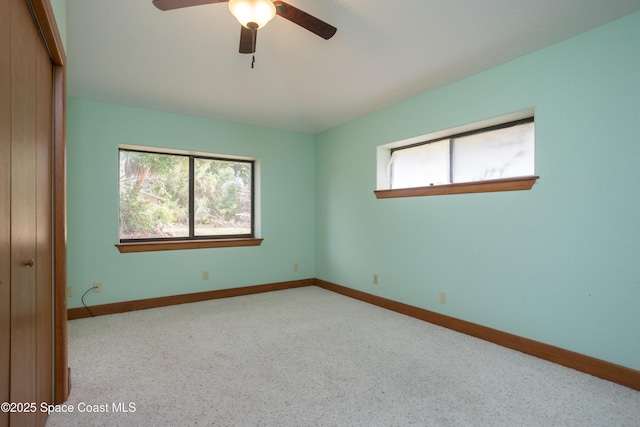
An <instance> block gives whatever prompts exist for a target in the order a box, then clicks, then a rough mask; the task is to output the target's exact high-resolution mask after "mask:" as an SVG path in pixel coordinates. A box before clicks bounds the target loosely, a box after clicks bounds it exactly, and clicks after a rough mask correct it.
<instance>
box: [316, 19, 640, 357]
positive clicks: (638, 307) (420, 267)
mask: <svg viewBox="0 0 640 427" xmlns="http://www.w3.org/2000/svg"><path fill="white" fill-rule="evenodd" d="M531 107H533V108H535V115H536V174H538V175H540V177H541V178H540V179H539V180H538V182H537V184H535V186H534V187H533V190H532V191H519V192H505V193H492V194H467V195H449V196H435V197H416V198H405V199H387V200H376V199H375V197H374V194H373V190H374V188H375V183H376V176H375V168H376V157H375V156H376V147H377V146H378V145H382V144H386V143H390V142H393V141H398V140H402V139H405V138H409V137H413V136H417V135H422V134H426V133H430V132H434V131H439V130H442V129H447V128H451V127H455V126H458V125H462V124H466V123H472V122H476V121H480V120H483V119H487V118H491V117H495V116H500V115H503V114H507V113H512V112H516V111H519V110H523V109H527V108H531ZM315 160H316V181H315V185H316V277H318V278H320V279H324V280H327V281H330V282H334V283H338V284H341V285H344V286H348V287H351V288H355V289H358V290H362V291H364V292H368V293H371V294H376V295H380V296H383V297H387V298H390V299H393V300H397V301H401V302H403V303H408V304H411V305H415V306H418V307H422V308H425V309H428V310H432V311H436V312H439V313H443V314H446V315H451V316H454V317H457V318H460V319H464V320H467V321H471V322H476V323H479V324H482V325H486V326H489V327H492V328H496V329H499V330H502V331H506V332H511V333H514V334H517V335H520V336H524V337H527V338H530V339H534V340H538V341H542V342H545V343H549V344H552V345H556V346H559V347H562V348H565V349H569V350H573V351H577V352H579V353H583V354H587V355H590V356H593V357H597V358H600V359H604V360H607V361H610V362H613V363H617V364H620V365H624V366H627V367H630V368H633V369H640V189H639V188H640V187H639V186H638V183H639V182H640V13H636V14H633V15H630V16H627V17H625V18H623V19H621V20H618V21H616V22H613V23H611V24H608V25H606V26H603V27H600V28H597V29H595V30H592V31H590V32H588V33H584V34H582V35H580V36H578V37H575V38H573V39H570V40H567V41H565V42H562V43H560V44H557V45H555V46H552V47H550V48H547V49H544V50H541V51H539V52H536V53H534V54H530V55H527V56H524V57H522V58H519V59H518V60H515V61H512V62H510V63H507V64H504V65H502V66H499V67H496V68H493V69H491V70H488V71H486V72H483V73H480V74H478V75H475V76H473V77H470V78H467V79H464V80H461V81H458V82H456V83H454V84H451V85H448V86H446V87H443V88H440V89H438V90H434V91H431V92H428V93H425V94H422V95H419V96H416V97H415V98H412V99H410V100H407V101H405V102H402V103H400V104H397V105H395V106H393V107H390V108H387V109H385V110H382V111H379V112H377V113H374V114H371V115H369V116H366V117H363V118H361V119H359V120H356V121H353V122H351V123H348V124H345V125H343V126H341V127H339V128H336V129H333V130H330V131H327V132H325V133H323V134H321V135H318V136H317V138H316V158H315ZM373 274H378V275H379V281H380V283H379V284H378V285H373V284H372V276H373ZM440 291H444V292H446V293H447V303H446V304H440V303H439V301H438V296H439V292H440Z"/></svg>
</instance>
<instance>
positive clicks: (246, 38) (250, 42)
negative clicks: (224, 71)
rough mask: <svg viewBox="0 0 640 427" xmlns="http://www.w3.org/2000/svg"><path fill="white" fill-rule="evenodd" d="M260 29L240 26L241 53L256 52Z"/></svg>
mask: <svg viewBox="0 0 640 427" xmlns="http://www.w3.org/2000/svg"><path fill="white" fill-rule="evenodd" d="M257 36H258V31H256V30H250V29H248V28H246V27H244V26H242V25H241V26H240V53H255V51H256V40H257Z"/></svg>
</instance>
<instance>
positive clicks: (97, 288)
mask: <svg viewBox="0 0 640 427" xmlns="http://www.w3.org/2000/svg"><path fill="white" fill-rule="evenodd" d="M93 292H95V293H96V294H99V293H100V292H102V283H100V282H94V283H93Z"/></svg>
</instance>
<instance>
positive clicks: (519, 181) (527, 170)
mask: <svg viewBox="0 0 640 427" xmlns="http://www.w3.org/2000/svg"><path fill="white" fill-rule="evenodd" d="M515 115H517V116H519V117H514V116H515ZM534 132H535V126H534V118H533V117H532V116H524V115H522V113H516V114H514V115H512V116H511V117H510V119H507V120H505V121H503V122H499V121H497V119H493V120H491V122H489V123H487V122H485V124H484V125H479V126H478V125H476V127H473V125H467V126H464V127H462V128H458V129H456V130H452V131H449V132H447V131H442V132H437V133H435V134H431V135H430V136H425V137H423V138H412V139H411V140H407V141H404V142H396V143H392V144H387V145H383V146H380V147H378V168H377V169H378V182H377V190H376V191H375V194H376V197H377V198H393V197H410V196H429V195H442V194H461V193H478V192H492V191H511V190H528V189H531V187H532V186H533V184H534V183H535V181H536V180H537V179H538V177H537V176H534V173H535V172H534V171H535V139H534Z"/></svg>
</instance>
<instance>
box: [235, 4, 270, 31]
mask: <svg viewBox="0 0 640 427" xmlns="http://www.w3.org/2000/svg"><path fill="white" fill-rule="evenodd" d="M229 10H230V11H231V14H232V15H233V16H235V17H236V19H237V20H238V22H240V24H241V25H242V26H244V27H246V28H249V29H250V30H257V29H258V28H262V27H264V26H265V25H266V24H267V22H269V21H271V20H272V19H273V17H274V16H276V7H275V5H274V4H273V2H272V1H271V0H229Z"/></svg>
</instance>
